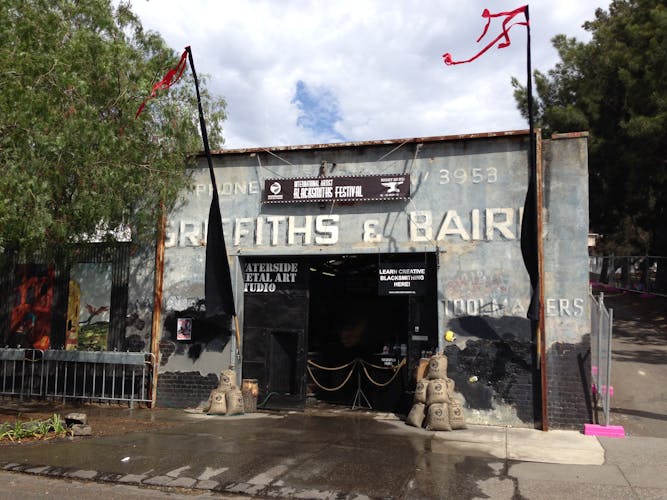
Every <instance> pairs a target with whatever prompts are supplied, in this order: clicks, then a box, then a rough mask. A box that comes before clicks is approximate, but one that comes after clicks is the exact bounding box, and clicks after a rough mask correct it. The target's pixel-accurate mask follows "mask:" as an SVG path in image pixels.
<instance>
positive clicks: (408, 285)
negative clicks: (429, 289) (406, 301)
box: [378, 262, 426, 295]
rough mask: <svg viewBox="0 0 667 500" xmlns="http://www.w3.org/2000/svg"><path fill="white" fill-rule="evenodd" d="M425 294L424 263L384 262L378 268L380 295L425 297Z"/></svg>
mask: <svg viewBox="0 0 667 500" xmlns="http://www.w3.org/2000/svg"><path fill="white" fill-rule="evenodd" d="M425 293H426V264H425V263H424V262H410V263H398V262H391V263H389V262H384V263H381V264H380V265H379V266H378V295H401V294H404V295H424V294H425Z"/></svg>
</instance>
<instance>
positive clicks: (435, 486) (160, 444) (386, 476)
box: [0, 413, 522, 498]
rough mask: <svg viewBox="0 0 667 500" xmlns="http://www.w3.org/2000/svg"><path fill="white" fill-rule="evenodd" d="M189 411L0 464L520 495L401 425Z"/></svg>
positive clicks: (159, 479)
mask: <svg viewBox="0 0 667 500" xmlns="http://www.w3.org/2000/svg"><path fill="white" fill-rule="evenodd" d="M189 417H190V418H186V419H184V420H183V422H182V423H181V424H179V425H178V426H176V427H172V428H169V429H163V430H158V431H150V432H131V433H128V434H125V435H122V436H113V437H101V438H94V439H77V440H75V441H69V440H66V441H60V442H50V443H37V444H31V445H27V446H14V447H3V448H2V449H1V453H2V456H1V458H0V462H2V463H4V464H21V466H19V467H18V469H19V470H21V469H27V470H26V472H31V473H37V474H45V475H48V476H56V477H57V476H60V477H68V478H71V479H83V480H95V481H110V482H114V483H119V484H139V483H141V484H144V485H151V486H155V487H166V486H170V487H183V488H198V489H199V490H200V491H204V490H205V491H207V493H208V494H213V493H215V492H225V493H226V494H240V495H249V496H254V497H278V498H290V497H300V498H364V497H370V498H480V497H481V498H488V493H491V492H493V496H495V497H497V498H521V497H522V495H521V492H520V491H519V487H518V481H517V480H515V479H514V478H512V477H511V476H510V475H508V470H509V466H510V465H511V462H509V461H507V460H503V459H498V458H494V457H491V456H485V455H484V453H483V452H473V453H472V454H474V455H476V456H465V455H463V454H461V453H460V450H457V449H456V448H455V447H451V446H446V445H445V444H443V443H442V442H441V441H440V440H437V439H435V438H434V435H433V434H432V433H428V432H425V431H417V430H416V429H411V428H409V427H407V426H405V424H403V423H402V422H397V421H383V420H378V419H374V418H372V417H369V416H367V415H361V416H355V415H346V416H317V415H307V414H298V413H294V414H287V415H285V416H283V417H273V416H270V415H263V416H262V417H261V418H247V417H246V418H243V419H236V420H234V419H228V418H225V417H219V418H215V417H208V416H192V415H191V416H189ZM195 417H197V418H195ZM468 455H469V453H468ZM28 464H29V465H28ZM40 466H43V467H40ZM5 468H7V465H5ZM13 468H14V470H16V468H17V465H14V466H13Z"/></svg>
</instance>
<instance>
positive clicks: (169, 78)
mask: <svg viewBox="0 0 667 500" xmlns="http://www.w3.org/2000/svg"><path fill="white" fill-rule="evenodd" d="M187 57H188V51H187V50H186V51H184V52H183V54H182V55H181V59H180V61H178V64H177V65H176V67H175V68H172V69H170V70H169V71H167V74H166V75H164V78H163V79H162V80H160V81H159V82H157V83H156V84H155V85H153V89H152V90H151V93H150V95H149V96H148V97H147V98H146V99H144V102H142V103H141V106H139V109H138V110H137V114H136V115H134V117H135V118H138V117H139V115H140V114H141V112H142V111H143V110H144V108H145V107H146V103H147V102H148V100H149V99H152V98H153V97H155V96H156V95H157V92H158V90H162V89H168V88H169V87H171V86H172V85H173V84H175V83H176V82H177V81H178V80H180V78H181V76H183V71H185V67H186V65H187Z"/></svg>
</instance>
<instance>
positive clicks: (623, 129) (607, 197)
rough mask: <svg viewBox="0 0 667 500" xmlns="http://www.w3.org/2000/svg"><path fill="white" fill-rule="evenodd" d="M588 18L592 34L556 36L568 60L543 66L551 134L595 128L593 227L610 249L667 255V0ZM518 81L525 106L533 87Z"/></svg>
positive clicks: (544, 115) (615, 7)
mask: <svg viewBox="0 0 667 500" xmlns="http://www.w3.org/2000/svg"><path fill="white" fill-rule="evenodd" d="M584 28H585V29H586V30H587V31H589V32H590V33H591V34H592V39H591V40H590V41H589V42H587V43H583V42H580V41H577V40H576V39H574V38H567V37H565V36H564V35H558V36H556V37H555V38H553V40H552V43H553V45H554V47H555V48H556V49H557V50H558V54H559V56H560V62H559V63H558V64H556V66H555V67H554V68H553V69H551V70H549V71H548V72H547V73H546V74H544V73H541V72H539V71H536V72H535V74H534V77H535V87H536V90H537V96H536V98H535V103H534V104H535V106H534V109H536V110H537V116H536V123H538V124H539V126H541V127H542V129H543V133H545V134H546V135H550V134H551V133H553V132H573V131H589V132H590V141H589V176H590V228H591V231H593V232H596V233H601V234H603V235H604V238H603V240H602V242H601V243H602V245H601V249H602V251H604V252H611V253H616V254H617V255H619V254H620V255H637V254H639V255H644V254H647V253H648V254H652V255H663V256H667V189H666V188H667V141H666V140H665V137H666V136H667V5H666V4H665V2H664V1H663V0H613V1H612V2H611V4H610V6H609V9H608V10H607V11H605V10H603V9H597V10H596V12H595V19H594V20H592V21H590V22H586V23H585V24H584ZM512 85H513V86H514V88H515V98H516V100H517V104H518V105H519V108H520V109H521V110H525V109H526V106H525V104H526V99H527V98H526V91H525V88H524V87H522V86H521V85H520V84H519V83H518V81H517V80H516V79H513V81H512ZM524 114H525V111H524Z"/></svg>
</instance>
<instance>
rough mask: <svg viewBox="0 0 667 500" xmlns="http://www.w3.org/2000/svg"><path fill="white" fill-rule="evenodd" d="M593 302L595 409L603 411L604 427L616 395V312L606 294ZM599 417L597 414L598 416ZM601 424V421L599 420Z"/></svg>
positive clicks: (591, 296) (592, 371) (592, 341)
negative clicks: (613, 376) (613, 357)
mask: <svg viewBox="0 0 667 500" xmlns="http://www.w3.org/2000/svg"><path fill="white" fill-rule="evenodd" d="M590 300H591V380H592V387H591V390H592V393H593V408H594V410H597V409H598V408H600V409H602V413H603V416H604V425H609V406H610V402H611V401H610V400H611V398H612V396H613V395H614V388H613V387H612V386H611V349H612V346H611V340H612V332H613V323H614V310H613V309H607V308H606V307H605V305H604V293H600V295H599V296H598V297H597V298H596V297H595V296H594V295H593V294H592V293H591V294H590ZM596 415H597V414H596ZM597 420H598V422H597V423H600V422H599V419H597Z"/></svg>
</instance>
